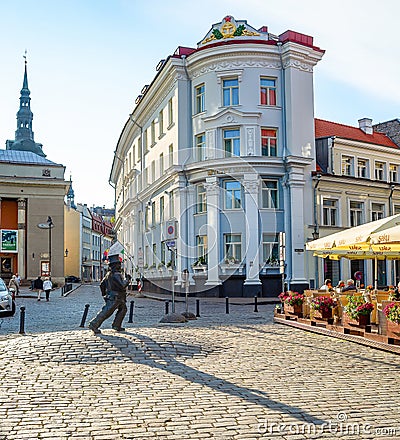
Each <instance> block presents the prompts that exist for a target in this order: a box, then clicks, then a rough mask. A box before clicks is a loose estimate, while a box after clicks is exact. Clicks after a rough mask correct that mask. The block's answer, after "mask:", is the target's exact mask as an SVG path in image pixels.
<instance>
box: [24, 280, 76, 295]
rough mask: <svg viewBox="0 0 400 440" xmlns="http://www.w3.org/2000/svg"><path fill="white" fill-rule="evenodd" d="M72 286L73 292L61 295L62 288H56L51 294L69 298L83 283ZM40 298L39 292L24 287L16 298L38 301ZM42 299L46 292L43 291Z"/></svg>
mask: <svg viewBox="0 0 400 440" xmlns="http://www.w3.org/2000/svg"><path fill="white" fill-rule="evenodd" d="M70 284H72V290H70V291H68V292H66V293H65V294H64V295H62V294H61V289H62V287H56V288H55V289H52V290H51V293H52V294H53V295H54V294H56V295H59V296H68V295H69V294H70V293H71V292H74V291H75V290H76V289H78V288H79V287H81V285H82V284H81V283H70ZM37 297H38V292H37V290H31V289H30V288H29V287H28V286H22V287H20V288H19V295H17V296H16V298H34V299H36V298H37ZM41 297H42V298H45V297H46V294H45V293H44V290H42V293H41Z"/></svg>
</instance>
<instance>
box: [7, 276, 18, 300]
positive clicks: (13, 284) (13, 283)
mask: <svg viewBox="0 0 400 440" xmlns="http://www.w3.org/2000/svg"><path fill="white" fill-rule="evenodd" d="M8 290H9V291H10V292H14V294H15V296H18V295H19V284H18V281H17V277H16V276H15V275H13V276H12V277H11V279H10V282H9V283H8Z"/></svg>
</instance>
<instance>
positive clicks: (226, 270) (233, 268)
mask: <svg viewBox="0 0 400 440" xmlns="http://www.w3.org/2000/svg"><path fill="white" fill-rule="evenodd" d="M219 267H220V269H221V272H222V274H223V275H225V274H230V275H232V274H233V273H235V272H237V273H238V274H240V275H242V274H243V273H244V265H243V264H241V263H234V262H228V263H222V264H220V265H219Z"/></svg>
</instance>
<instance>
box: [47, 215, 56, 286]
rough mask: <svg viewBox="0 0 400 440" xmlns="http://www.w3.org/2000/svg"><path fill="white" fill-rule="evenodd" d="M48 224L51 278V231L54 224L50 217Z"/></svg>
mask: <svg viewBox="0 0 400 440" xmlns="http://www.w3.org/2000/svg"><path fill="white" fill-rule="evenodd" d="M47 224H48V225H49V277H51V229H52V227H53V226H54V223H53V220H52V218H51V217H50V216H48V217H47Z"/></svg>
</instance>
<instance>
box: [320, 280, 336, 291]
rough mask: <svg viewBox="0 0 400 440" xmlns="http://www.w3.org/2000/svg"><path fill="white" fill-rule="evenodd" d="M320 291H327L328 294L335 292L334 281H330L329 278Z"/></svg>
mask: <svg viewBox="0 0 400 440" xmlns="http://www.w3.org/2000/svg"><path fill="white" fill-rule="evenodd" d="M319 290H326V291H327V292H330V291H331V290H333V287H332V280H330V279H329V278H328V279H326V280H325V282H324V284H323V285H322V286H321V287H320V288H319Z"/></svg>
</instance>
